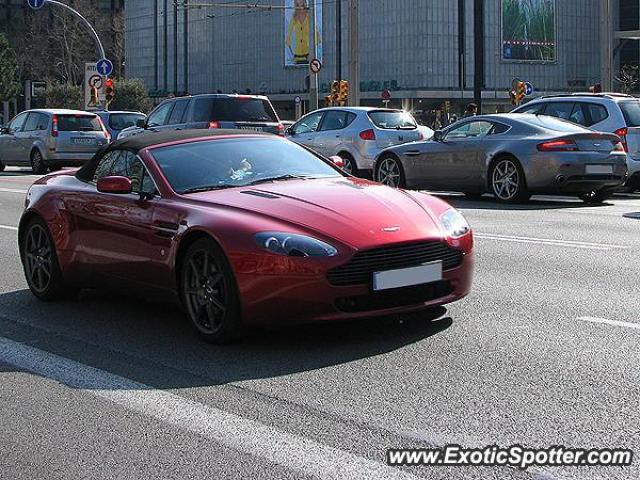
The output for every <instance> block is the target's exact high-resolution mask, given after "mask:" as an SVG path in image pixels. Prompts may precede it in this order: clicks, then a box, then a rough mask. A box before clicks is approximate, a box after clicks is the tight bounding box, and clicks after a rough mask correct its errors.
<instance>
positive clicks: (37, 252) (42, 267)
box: [20, 217, 75, 302]
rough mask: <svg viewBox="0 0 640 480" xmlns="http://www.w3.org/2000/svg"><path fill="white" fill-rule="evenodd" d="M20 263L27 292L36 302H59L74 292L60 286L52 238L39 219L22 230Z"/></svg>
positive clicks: (58, 266) (60, 276) (58, 268)
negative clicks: (27, 286) (37, 300)
mask: <svg viewBox="0 0 640 480" xmlns="http://www.w3.org/2000/svg"><path fill="white" fill-rule="evenodd" d="M20 250H21V255H22V264H23V267H24V274H25V277H26V279H27V284H28V285H29V289H30V290H31V292H32V293H33V294H34V295H35V296H36V297H37V298H39V299H40V300H43V301H46V302H48V301H54V300H61V299H63V298H65V297H67V296H70V295H72V294H73V293H75V289H73V288H69V287H67V286H66V285H65V283H64V278H63V276H62V270H61V269H60V264H59V263H58V255H57V254H56V248H55V244H54V242H53V237H52V236H51V233H50V232H49V228H48V227H47V224H46V223H45V222H44V220H42V219H41V218H38V217H36V218H34V219H33V220H31V221H30V222H29V223H28V225H27V226H26V228H25V233H24V235H23V238H22V245H21V249H20Z"/></svg>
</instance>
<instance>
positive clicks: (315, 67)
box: [309, 58, 322, 74]
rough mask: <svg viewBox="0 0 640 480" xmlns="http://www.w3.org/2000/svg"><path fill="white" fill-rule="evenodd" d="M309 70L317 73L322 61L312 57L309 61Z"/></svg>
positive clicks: (320, 68)
mask: <svg viewBox="0 0 640 480" xmlns="http://www.w3.org/2000/svg"><path fill="white" fill-rule="evenodd" d="M309 70H311V73H315V74H318V73H319V72H320V70H322V62H321V61H320V60H318V59H317V58H314V59H313V60H311V61H310V62H309Z"/></svg>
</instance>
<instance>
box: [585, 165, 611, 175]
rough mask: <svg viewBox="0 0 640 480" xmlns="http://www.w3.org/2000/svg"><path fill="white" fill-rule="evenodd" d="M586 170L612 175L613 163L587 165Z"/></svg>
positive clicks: (597, 173)
mask: <svg viewBox="0 0 640 480" xmlns="http://www.w3.org/2000/svg"><path fill="white" fill-rule="evenodd" d="M585 172H586V173H587V174H592V175H611V174H612V173H613V165H587V166H586V169H585Z"/></svg>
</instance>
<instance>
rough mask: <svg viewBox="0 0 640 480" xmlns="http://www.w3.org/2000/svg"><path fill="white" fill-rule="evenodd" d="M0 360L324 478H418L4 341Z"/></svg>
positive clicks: (133, 382)
mask: <svg viewBox="0 0 640 480" xmlns="http://www.w3.org/2000/svg"><path fill="white" fill-rule="evenodd" d="M0 361H2V362H4V363H8V364H10V365H14V366H16V367H18V368H20V369H23V370H27V371H29V372H32V373H34V374H37V375H40V376H44V377H47V378H50V379H52V380H56V381H58V382H60V383H62V384H65V385H67V386H70V387H72V388H77V389H81V390H82V391H83V393H88V394H90V395H94V396H96V397H100V398H103V399H106V400H108V401H110V402H112V403H115V404H117V405H120V406H122V407H124V408H126V409H128V410H132V411H135V412H137V413H140V414H143V415H146V416H149V417H153V418H156V419H158V420H161V421H162V422H165V423H167V424H169V425H173V426H175V427H178V428H181V429H184V430H188V431H190V432H193V433H196V434H198V435H201V436H203V437H206V438H209V439H211V440H213V441H215V442H217V443H219V444H221V445H224V446H227V447H229V448H232V449H234V450H237V451H239V452H243V453H246V454H249V455H251V456H254V457H259V458H262V459H264V460H267V461H269V462H271V463H275V464H277V465H280V466H282V467H285V468H288V469H290V470H293V471H297V472H300V473H302V474H304V475H309V476H312V477H316V478H320V479H339V480H347V479H360V480H377V479H379V480H386V479H398V480H416V479H417V477H415V476H413V475H411V474H408V473H406V472H403V471H401V470H398V469H395V468H391V467H389V466H387V465H384V464H382V463H378V462H375V461H373V460H368V459H366V458H362V457H359V456H357V455H354V454H352V453H349V452H345V451H343V450H339V449H337V448H333V447H329V446H327V445H323V444H321V443H318V442H316V441H314V440H311V439H308V438H305V437H301V436H299V435H295V434H291V433H287V432H284V431H281V430H278V429H276V428H273V427H270V426H267V425H265V424H262V423H259V422H256V421H254V420H249V419H246V418H243V417H240V416H238V415H235V414H232V413H228V412H225V411H223V410H218V409H216V408H214V407H210V406H208V405H204V404H202V403H198V402H195V401H192V400H188V399H186V398H183V397H180V396H178V395H175V394H173V393H168V392H165V391H163V390H157V389H155V388H153V387H150V386H149V385H145V384H142V383H138V382H135V381H133V380H130V379H128V378H125V377H121V376H119V375H115V374H112V373H109V372H106V371H104V370H100V369H97V368H94V367H90V366H88V365H84V364H82V363H79V362H76V361H74V360H71V359H68V358H65V357H61V356H59V355H55V354H53V353H49V352H45V351H43V350H39V349H37V348H34V347H30V346H28V345H25V344H22V343H18V342H15V341H13V340H10V339H8V338H4V337H0Z"/></svg>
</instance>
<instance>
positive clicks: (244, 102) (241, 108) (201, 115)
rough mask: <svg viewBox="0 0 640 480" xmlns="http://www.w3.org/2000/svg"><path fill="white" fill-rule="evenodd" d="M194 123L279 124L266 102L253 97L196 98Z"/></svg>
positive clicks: (274, 113) (269, 104)
mask: <svg viewBox="0 0 640 480" xmlns="http://www.w3.org/2000/svg"><path fill="white" fill-rule="evenodd" d="M193 121H194V122H212V121H218V122H279V120H278V116H277V115H276V112H275V111H274V110H273V107H272V106H271V103H269V101H268V100H264V99H261V98H253V97H238V98H198V99H196V100H195V105H194V108H193Z"/></svg>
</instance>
